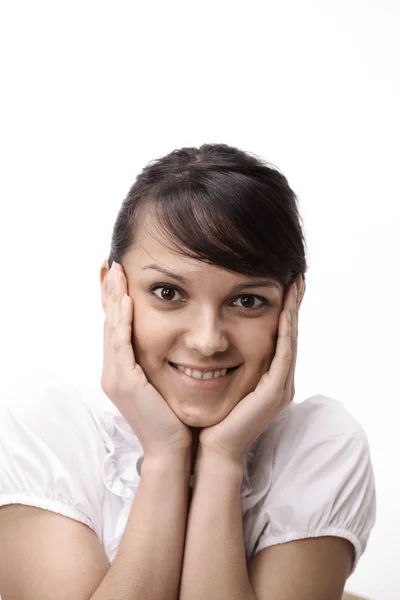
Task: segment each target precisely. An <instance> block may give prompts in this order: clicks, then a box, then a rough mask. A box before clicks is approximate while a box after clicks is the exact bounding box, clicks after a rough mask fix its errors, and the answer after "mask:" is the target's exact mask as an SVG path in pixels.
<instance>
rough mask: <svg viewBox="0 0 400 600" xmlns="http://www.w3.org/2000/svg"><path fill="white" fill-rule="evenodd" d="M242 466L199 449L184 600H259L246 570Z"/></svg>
mask: <svg viewBox="0 0 400 600" xmlns="http://www.w3.org/2000/svg"><path fill="white" fill-rule="evenodd" d="M242 476H243V473H242V467H241V465H239V464H230V463H229V464H228V463H227V462H226V461H224V460H222V459H220V458H219V457H217V456H216V455H211V454H207V453H206V452H204V450H202V449H201V448H200V447H199V452H198V455H197V460H196V470H195V479H194V490H193V498H192V503H191V507H190V511H189V518H188V523H187V529H186V545H185V551H184V557H183V568H182V580H181V587H180V596H179V600H215V599H218V600H256V597H255V595H254V592H253V590H252V587H251V584H250V580H249V577H248V572H247V564H246V552H245V546H244V539H243V522H242V507H241V497H240V490H241V483H242Z"/></svg>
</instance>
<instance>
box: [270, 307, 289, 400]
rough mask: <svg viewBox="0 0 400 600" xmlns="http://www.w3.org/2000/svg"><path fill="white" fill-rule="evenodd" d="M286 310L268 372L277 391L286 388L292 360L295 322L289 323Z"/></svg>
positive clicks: (283, 312) (281, 315) (282, 317)
mask: <svg viewBox="0 0 400 600" xmlns="http://www.w3.org/2000/svg"><path fill="white" fill-rule="evenodd" d="M286 310H287V309H285V310H283V311H282V312H281V314H280V318H279V329H278V340H277V344H276V351H275V356H274V358H273V360H272V363H271V366H270V369H269V373H268V380H269V382H270V385H271V386H272V387H273V389H274V391H275V393H279V391H282V390H284V387H285V383H286V380H287V377H288V373H289V370H290V366H291V361H292V325H293V323H289V321H288V319H287V314H286Z"/></svg>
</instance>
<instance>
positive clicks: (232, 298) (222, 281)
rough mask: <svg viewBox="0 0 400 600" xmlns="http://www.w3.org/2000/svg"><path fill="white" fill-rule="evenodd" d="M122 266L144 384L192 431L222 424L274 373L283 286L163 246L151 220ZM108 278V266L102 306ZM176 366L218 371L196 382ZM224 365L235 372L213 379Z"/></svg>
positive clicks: (137, 358) (104, 268)
mask: <svg viewBox="0 0 400 600" xmlns="http://www.w3.org/2000/svg"><path fill="white" fill-rule="evenodd" d="M122 266H123V267H124V270H125V274H126V278H127V282H128V294H129V295H130V296H131V297H132V299H133V306H134V317H133V336H132V342H133V348H134V353H135V358H136V360H137V362H138V363H139V364H140V365H141V367H142V369H143V371H144V372H145V374H146V376H147V379H148V380H149V381H150V383H151V384H152V385H153V386H154V387H155V388H156V389H157V390H158V391H159V393H160V394H161V395H162V396H163V398H164V399H165V401H166V402H167V403H168V405H169V406H170V407H171V409H172V410H173V412H174V413H175V414H176V416H177V417H178V418H179V419H180V420H181V421H182V422H183V423H185V424H186V425H188V426H189V427H208V426H211V425H215V424H217V423H219V422H220V421H222V420H223V419H224V418H225V417H226V416H227V415H228V414H229V413H230V411H231V410H232V409H233V408H234V407H235V405H236V404H237V403H238V402H240V400H241V399H242V398H244V397H245V396H246V395H247V394H248V393H249V392H251V391H252V390H254V389H255V387H256V386H257V384H258V382H259V380H260V378H261V376H262V375H263V373H265V371H267V370H268V369H269V366H270V364H271V362H272V359H273V357H274V353H275V346H276V339H277V332H278V320H279V315H280V312H281V310H282V305H283V294H284V290H283V287H282V285H281V284H280V283H278V281H277V280H275V279H271V278H255V277H248V276H245V275H240V274H236V273H231V272H229V271H227V270H225V269H222V268H220V267H216V266H211V265H208V264H206V263H202V262H200V261H197V260H193V259H190V258H185V257H182V256H179V255H178V254H176V253H174V252H172V251H171V250H168V249H167V248H166V247H165V246H164V245H163V244H162V240H161V239H160V235H159V233H157V231H156V229H155V228H154V227H152V224H151V222H148V223H147V227H146V228H145V227H142V229H141V232H140V234H139V236H138V237H137V241H136V245H135V246H134V247H133V248H132V249H131V250H130V251H129V253H128V254H127V255H126V257H125V259H124V260H123V264H122ZM106 273H107V261H105V263H104V264H103V268H102V272H101V278H102V282H103V283H102V287H103V308H104V309H105V306H106V305H105V293H106V291H105V275H106ZM171 363H174V365H180V366H181V367H182V368H183V367H191V368H192V369H194V370H197V371H200V372H207V371H208V372H209V371H213V373H212V376H213V378H212V379H198V378H194V377H193V376H190V374H191V373H190V372H187V373H184V372H182V371H181V370H179V369H177V368H176V366H172V365H171ZM226 367H236V369H235V370H234V371H232V372H228V373H227V374H226V375H223V373H222V376H219V377H217V378H214V374H215V373H214V371H215V370H220V369H222V368H226ZM192 375H193V371H192ZM194 375H196V373H194ZM197 375H199V373H197ZM217 375H218V374H217ZM220 375H221V374H220ZM207 377H211V374H210V373H208V375H207Z"/></svg>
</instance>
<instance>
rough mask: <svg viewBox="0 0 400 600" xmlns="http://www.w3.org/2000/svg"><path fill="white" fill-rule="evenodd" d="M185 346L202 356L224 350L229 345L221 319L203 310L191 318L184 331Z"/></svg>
mask: <svg viewBox="0 0 400 600" xmlns="http://www.w3.org/2000/svg"><path fill="white" fill-rule="evenodd" d="M186 346H187V348H189V349H190V350H197V351H198V352H200V353H201V354H203V355H204V356H212V355H213V354H215V353H216V352H225V351H226V350H227V349H228V347H229V341H228V337H227V335H226V331H225V329H224V326H223V322H222V319H221V318H220V317H218V315H215V314H214V313H213V312H211V311H207V310H205V311H204V312H202V313H201V314H200V313H198V314H197V315H196V317H194V318H192V319H191V321H190V325H189V327H188V328H187V333H186Z"/></svg>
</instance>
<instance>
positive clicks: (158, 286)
mask: <svg viewBox="0 0 400 600" xmlns="http://www.w3.org/2000/svg"><path fill="white" fill-rule="evenodd" d="M163 288H164V289H168V290H174V291H175V292H178V294H181V295H183V294H182V292H181V291H180V290H179V288H177V287H176V286H174V285H169V284H166V283H156V284H154V285H152V286H151V288H150V292H151V293H152V294H153V295H154V296H155V297H156V298H157V300H160V301H161V302H170V303H173V302H179V301H177V300H165V299H164V298H160V297H159V296H156V295H155V293H154V292H155V291H156V290H159V289H163ZM246 297H253V298H257V300H260V302H261V305H260V306H251V307H250V308H246V307H245V306H237V307H235V308H239V309H242V310H245V311H251V310H262V309H265V308H267V307H268V306H271V303H270V302H269V301H268V300H267V298H264V297H263V296H256V295H255V294H241V295H240V296H237V298H236V299H235V301H236V300H238V299H239V298H246Z"/></svg>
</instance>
